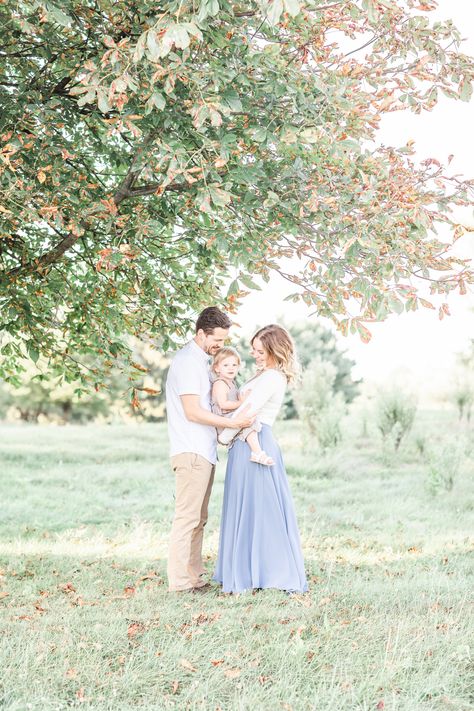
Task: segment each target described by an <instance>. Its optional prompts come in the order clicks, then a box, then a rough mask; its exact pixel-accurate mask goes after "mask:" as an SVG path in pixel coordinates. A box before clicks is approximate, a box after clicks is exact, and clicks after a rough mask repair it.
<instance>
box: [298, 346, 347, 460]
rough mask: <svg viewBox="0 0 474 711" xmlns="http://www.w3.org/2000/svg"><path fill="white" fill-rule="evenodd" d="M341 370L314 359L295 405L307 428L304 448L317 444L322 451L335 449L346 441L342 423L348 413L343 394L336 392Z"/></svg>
mask: <svg viewBox="0 0 474 711" xmlns="http://www.w3.org/2000/svg"><path fill="white" fill-rule="evenodd" d="M336 374H337V369H336V368H335V366H334V365H333V364H332V363H329V362H327V361H323V360H322V359H321V358H319V357H318V358H314V359H313V360H312V361H311V362H310V364H309V366H308V367H307V368H306V370H305V371H304V372H303V377H302V380H301V383H300V384H299V386H298V389H297V391H296V392H295V393H294V401H295V405H296V409H297V412H298V415H299V417H300V420H301V422H302V425H303V446H304V447H306V446H307V445H308V443H312V442H314V441H316V442H317V444H318V445H319V447H321V449H323V450H324V449H328V448H330V447H335V446H336V445H337V444H338V443H339V442H340V440H341V438H342V433H341V420H342V418H343V417H344V414H345V412H346V406H345V403H344V398H343V396H342V394H341V393H335V392H334V381H335V378H336Z"/></svg>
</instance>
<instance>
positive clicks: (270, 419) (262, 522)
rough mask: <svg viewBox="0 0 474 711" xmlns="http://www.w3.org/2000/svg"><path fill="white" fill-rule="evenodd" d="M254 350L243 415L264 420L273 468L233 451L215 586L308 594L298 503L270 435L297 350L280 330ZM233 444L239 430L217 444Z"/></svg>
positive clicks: (237, 445) (241, 447) (263, 336)
mask: <svg viewBox="0 0 474 711" xmlns="http://www.w3.org/2000/svg"><path fill="white" fill-rule="evenodd" d="M251 346H252V356H253V357H254V358H255V361H256V364H257V369H258V372H257V374H256V375H255V376H254V377H253V378H251V379H250V380H249V381H248V382H247V383H245V385H243V386H242V388H241V391H247V390H250V391H251V392H250V395H249V397H248V398H247V399H246V400H245V403H244V405H242V406H241V407H244V406H247V405H248V404H250V409H251V411H252V412H256V413H257V414H258V418H259V421H260V423H261V425H262V429H261V431H260V433H259V439H260V446H261V447H262V449H264V450H265V452H267V453H268V455H270V457H271V458H272V459H273V460H274V462H275V463H274V465H273V466H264V465H262V464H258V463H255V462H252V461H250V460H249V457H248V451H247V445H246V443H245V442H244V441H242V440H241V439H236V440H235V441H234V443H233V444H232V446H231V448H230V451H229V459H228V462H227V471H226V478H225V488H224V502H223V508H222V520H221V531H220V541H219V554H218V558H217V566H216V571H215V574H214V580H216V581H217V582H219V583H221V584H222V590H223V592H233V593H238V592H243V591H244V590H250V589H252V588H277V589H280V590H286V591H288V592H305V591H306V590H307V589H308V586H307V583H306V577H305V572H304V565H303V556H302V553H301V545H300V538H299V533H298V526H297V523H296V517H295V511H294V507H293V501H292V498H291V493H290V489H289V486H288V480H287V478H286V472H285V467H284V464H283V460H282V457H281V452H280V448H279V446H278V444H277V442H276V441H275V439H274V437H273V433H272V425H273V423H274V421H275V419H276V416H277V414H278V412H279V410H280V408H281V406H282V404H283V398H284V395H285V390H286V385H287V383H288V382H290V381H291V380H292V379H293V378H294V376H295V372H296V365H297V364H296V357H295V349H294V345H293V341H292V339H291V337H290V335H289V333H288V332H287V331H286V330H285V329H284V328H282V327H281V326H278V325H276V324H270V325H269V326H265V327H264V328H262V329H260V330H259V331H257V333H256V334H255V335H254V337H253V338H252V340H251ZM238 412H239V410H236V411H235V413H234V416H235V414H237V413H238ZM233 437H235V429H234V430H232V429H230V428H228V429H226V430H224V431H223V432H222V433H221V435H220V437H219V439H220V441H221V442H224V443H225V442H230V441H231V440H232V438H233Z"/></svg>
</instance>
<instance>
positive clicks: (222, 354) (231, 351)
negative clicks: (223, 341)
mask: <svg viewBox="0 0 474 711" xmlns="http://www.w3.org/2000/svg"><path fill="white" fill-rule="evenodd" d="M230 356H233V357H234V358H237V361H238V363H239V365H240V364H241V363H242V359H241V357H240V356H239V354H238V352H237V351H236V350H235V348H232V346H224V347H223V348H221V349H220V350H218V351H217V353H216V355H215V356H214V358H213V361H212V365H211V370H212V371H213V372H214V373H215V372H216V365H219V363H221V362H222V361H223V360H224V358H229V357H230Z"/></svg>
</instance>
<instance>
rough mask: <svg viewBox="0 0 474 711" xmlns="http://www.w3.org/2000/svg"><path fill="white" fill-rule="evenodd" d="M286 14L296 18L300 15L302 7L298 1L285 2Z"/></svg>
mask: <svg viewBox="0 0 474 711" xmlns="http://www.w3.org/2000/svg"><path fill="white" fill-rule="evenodd" d="M283 4H284V6H285V10H286V12H287V13H288V14H289V15H291V17H296V15H299V14H300V11H301V5H300V3H299V2H298V0H283Z"/></svg>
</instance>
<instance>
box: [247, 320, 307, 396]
mask: <svg viewBox="0 0 474 711" xmlns="http://www.w3.org/2000/svg"><path fill="white" fill-rule="evenodd" d="M256 338H258V339H260V341H261V342H262V346H263V347H264V349H265V351H266V352H267V354H268V355H269V356H270V357H271V358H273V360H274V361H275V363H276V368H277V370H280V371H281V372H282V373H283V374H284V375H285V377H286V380H287V382H288V383H291V382H293V381H294V380H295V379H296V378H297V377H298V376H299V374H300V365H299V363H298V359H297V357H296V349H295V344H294V342H293V339H292V337H291V336H290V334H289V333H288V331H287V330H286V328H283V326H279V325H278V324H277V323H270V324H269V325H268V326H264V327H263V328H260V329H259V330H258V331H257V333H255V334H254V335H253V336H252V339H251V341H250V344H251V345H252V346H253V342H254V341H255V339H256Z"/></svg>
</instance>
